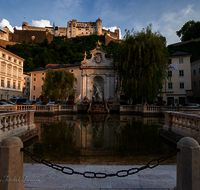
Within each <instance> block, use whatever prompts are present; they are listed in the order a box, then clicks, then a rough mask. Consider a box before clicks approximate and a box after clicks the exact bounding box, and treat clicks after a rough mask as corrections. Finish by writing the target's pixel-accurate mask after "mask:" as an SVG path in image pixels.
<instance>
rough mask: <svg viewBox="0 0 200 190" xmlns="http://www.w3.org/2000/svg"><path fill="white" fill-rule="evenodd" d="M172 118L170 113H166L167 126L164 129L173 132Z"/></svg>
mask: <svg viewBox="0 0 200 190" xmlns="http://www.w3.org/2000/svg"><path fill="white" fill-rule="evenodd" d="M171 120H172V117H171V113H170V112H165V125H164V126H163V129H165V130H167V131H168V130H171V125H172V121H171Z"/></svg>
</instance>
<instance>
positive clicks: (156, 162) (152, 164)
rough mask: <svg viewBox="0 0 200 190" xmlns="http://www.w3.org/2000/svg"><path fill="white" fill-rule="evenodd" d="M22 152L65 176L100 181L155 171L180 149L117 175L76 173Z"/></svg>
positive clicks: (35, 155) (40, 157)
mask: <svg viewBox="0 0 200 190" xmlns="http://www.w3.org/2000/svg"><path fill="white" fill-rule="evenodd" d="M20 150H21V151H23V152H24V153H25V154H27V155H28V156H30V157H31V159H32V160H34V161H35V162H37V163H42V164H44V165H46V166H49V167H51V168H53V169H55V170H59V171H61V172H62V173H64V174H68V175H72V174H77V175H82V176H84V177H85V178H100V179H101V178H106V177H114V176H117V177H127V176H128V175H133V174H136V173H138V172H140V171H141V170H144V169H147V168H149V169H153V168H155V167H157V166H158V165H159V164H160V163H162V162H164V161H165V160H167V159H169V158H171V157H173V156H175V155H176V154H177V153H178V152H180V149H178V148H177V149H174V150H172V151H170V152H169V153H168V154H167V155H165V156H162V157H161V158H159V159H153V160H151V161H150V162H148V163H147V165H145V166H142V167H140V168H137V167H135V168H130V169H128V170H119V171H118V172H116V173H110V174H107V173H102V172H91V171H86V172H77V171H74V170H73V169H72V168H70V167H66V166H60V165H57V164H52V163H51V162H49V161H47V160H45V159H44V158H42V156H40V155H37V154H32V153H31V152H29V151H27V150H25V149H24V148H21V149H20Z"/></svg>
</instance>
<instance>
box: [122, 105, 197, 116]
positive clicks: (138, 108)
mask: <svg viewBox="0 0 200 190" xmlns="http://www.w3.org/2000/svg"><path fill="white" fill-rule="evenodd" d="M198 110H199V111H200V108H199V107H183V106H153V105H120V113H128V112H136V113H141V114H154V113H155V114H160V113H164V112H165V111H184V112H185V111H193V112H198Z"/></svg>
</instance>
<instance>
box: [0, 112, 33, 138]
mask: <svg viewBox="0 0 200 190" xmlns="http://www.w3.org/2000/svg"><path fill="white" fill-rule="evenodd" d="M34 127H35V124H34V111H17V112H10V113H2V114H0V141H1V140H2V139H4V138H6V137H7V136H10V135H14V134H15V133H17V132H21V131H24V130H27V129H32V128H34Z"/></svg>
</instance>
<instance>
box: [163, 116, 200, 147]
mask: <svg viewBox="0 0 200 190" xmlns="http://www.w3.org/2000/svg"><path fill="white" fill-rule="evenodd" d="M199 128H200V115H195V114H185V113H181V112H165V125H164V126H163V129H165V130H168V131H173V132H174V133H176V134H179V135H182V136H185V137H192V138H194V139H195V140H197V141H198V142H199V143H200V134H199Z"/></svg>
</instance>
